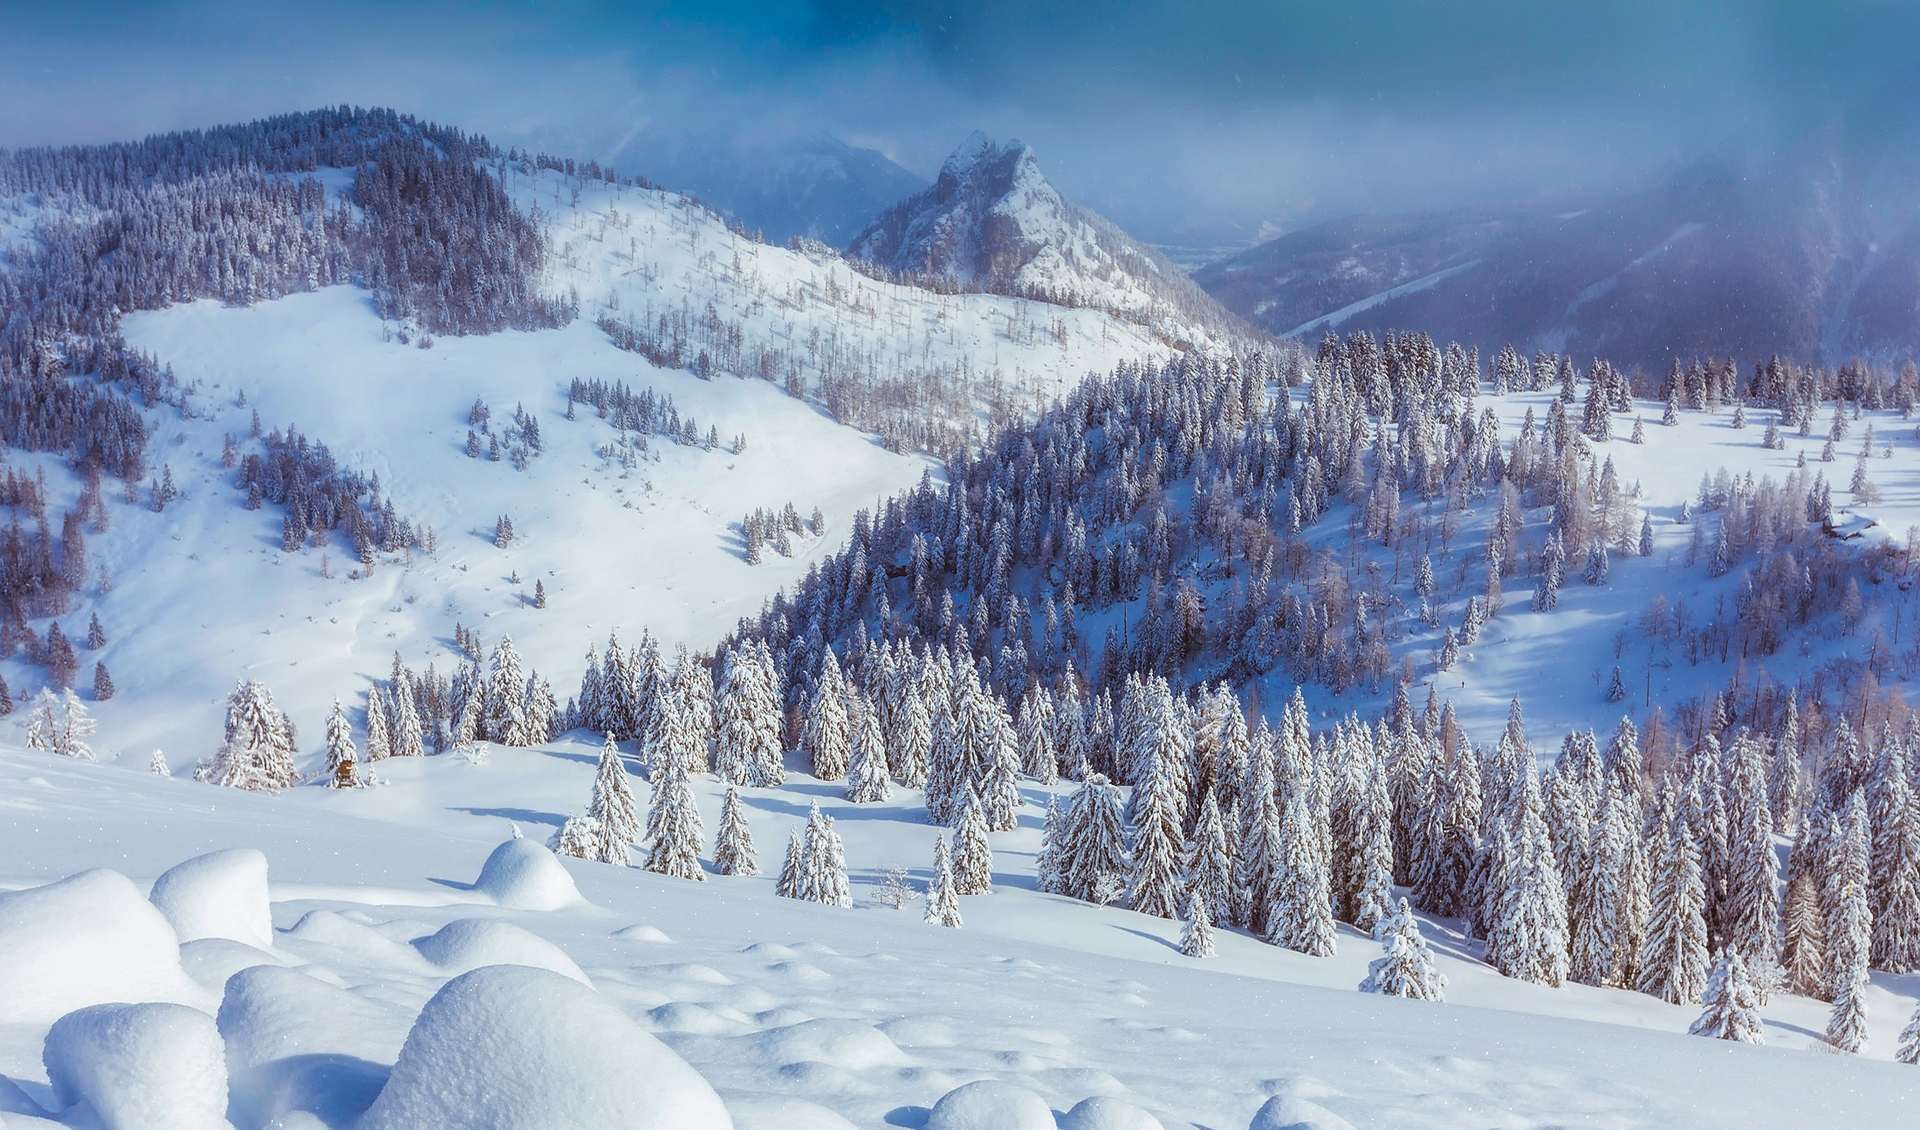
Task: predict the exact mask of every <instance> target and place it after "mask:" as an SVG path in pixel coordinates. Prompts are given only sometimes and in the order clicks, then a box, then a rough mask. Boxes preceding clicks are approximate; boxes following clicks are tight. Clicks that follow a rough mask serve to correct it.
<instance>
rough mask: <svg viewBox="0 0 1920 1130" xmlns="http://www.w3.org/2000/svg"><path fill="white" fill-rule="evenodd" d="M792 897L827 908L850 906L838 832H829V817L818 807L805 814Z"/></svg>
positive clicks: (842, 847)
mask: <svg viewBox="0 0 1920 1130" xmlns="http://www.w3.org/2000/svg"><path fill="white" fill-rule="evenodd" d="M793 897H795V898H797V899H800V900H802V901H803V902H819V903H825V904H826V905H828V906H838V907H850V906H852V905H853V890H852V888H851V887H850V886H849V885H848V883H847V856H846V848H845V847H844V846H843V845H842V844H841V842H840V833H838V832H836V831H834V830H833V818H832V817H830V816H823V815H821V813H820V806H819V805H818V804H815V805H813V806H812V807H811V808H810V809H809V810H808V812H807V828H806V837H805V839H804V840H803V841H802V842H801V845H800V862H799V870H798V873H797V881H796V883H795V885H794V896H793Z"/></svg>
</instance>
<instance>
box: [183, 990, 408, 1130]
mask: <svg viewBox="0 0 1920 1130" xmlns="http://www.w3.org/2000/svg"><path fill="white" fill-rule="evenodd" d="M216 1019H217V1022H218V1024H219V1027H220V1036H221V1038H222V1039H223V1040H224V1041H225V1043H226V1049H227V1074H228V1077H229V1079H230V1080H231V1084H230V1085H231V1089H232V1102H233V1112H234V1114H235V1115H236V1116H237V1117H239V1118H240V1119H241V1121H242V1122H243V1123H248V1124H254V1125H258V1124H260V1123H263V1122H265V1121H267V1120H268V1119H270V1118H272V1117H274V1116H277V1115H288V1114H292V1113H294V1112H296V1111H308V1112H312V1113H315V1114H319V1115H322V1116H325V1117H326V1118H327V1119H328V1120H329V1121H332V1122H336V1123H337V1122H339V1121H341V1120H343V1119H345V1118H350V1117H351V1116H352V1115H354V1114H356V1113H358V1112H359V1111H361V1110H364V1109H366V1107H367V1105H368V1104H369V1103H371V1102H372V1101H373V1098H374V1096H375V1095H376V1094H377V1093H379V1090H380V1084H381V1082H382V1080H383V1079H384V1078H385V1074H386V1073H385V1072H384V1071H382V1070H381V1069H380V1068H379V1067H378V1066H376V1065H375V1064H374V1063H371V1062H368V1061H369V1060H370V1059H372V1060H378V1061H380V1062H382V1063H385V1062H388V1061H391V1060H392V1059H393V1058H394V1057H396V1056H398V1055H399V1054H400V1047H401V1045H402V1044H403V1043H404V1042H405V1040H406V1025H405V1022H404V1020H403V1019H402V1018H400V1017H396V1016H395V1015H394V1014H392V1013H390V1012H388V1011H385V1010H383V1009H381V1008H379V1007H378V1006H376V1005H374V1004H371V1003H369V1002H368V1001H366V1000H364V999H363V998H361V997H359V996H357V995H356V994H354V993H351V992H348V991H346V990H345V989H338V988H335V987H333V986H332V985H328V984H326V983H324V982H321V981H319V980H316V979H315V978H314V977H312V976H310V975H309V974H307V973H305V972H302V971H300V970H297V969H287V968H284V967H281V966H274V965H257V966H254V967H253V968H251V969H243V970H241V971H240V972H238V973H236V974H234V975H233V977H232V978H231V979H230V980H228V981H227V991H226V995H225V997H223V998H222V999H221V1001H220V1013H219V1016H218V1017H217V1018H216Z"/></svg>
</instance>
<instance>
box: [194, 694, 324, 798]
mask: <svg viewBox="0 0 1920 1130" xmlns="http://www.w3.org/2000/svg"><path fill="white" fill-rule="evenodd" d="M194 779H195V780H199V781H205V782H207V783H209V784H215V785H226V786H228V787H230V788H237V789H250V790H262V791H271V790H275V789H285V788H291V787H293V786H294V785H296V784H298V783H299V773H298V771H297V770H295V768H294V765H293V734H292V729H291V727H289V726H288V725H287V719H286V716H285V715H283V714H281V713H280V710H279V708H278V707H276V706H274V704H273V695H272V694H271V693H270V692H268V690H267V688H266V687H265V686H263V685H262V684H260V683H259V682H256V681H254V680H252V679H249V680H246V681H244V682H242V683H240V685H238V686H236V687H235V688H234V690H233V693H232V694H231V695H229V696H228V698H227V723H226V733H225V736H224V739H223V740H222V742H221V744H220V748H219V749H218V750H216V751H215V752H214V755H213V756H212V757H211V758H209V759H208V760H207V761H205V762H203V763H202V764H201V765H200V767H199V768H198V769H196V770H194Z"/></svg>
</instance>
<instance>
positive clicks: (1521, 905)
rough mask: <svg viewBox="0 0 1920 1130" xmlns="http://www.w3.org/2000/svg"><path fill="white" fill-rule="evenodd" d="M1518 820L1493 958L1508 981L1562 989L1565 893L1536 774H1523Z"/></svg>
mask: <svg viewBox="0 0 1920 1130" xmlns="http://www.w3.org/2000/svg"><path fill="white" fill-rule="evenodd" d="M1513 818H1514V819H1515V820H1516V826H1515V827H1514V828H1513V829H1512V831H1511V835H1512V841H1513V842H1512V847H1511V849H1510V853H1509V857H1508V860H1507V866H1506V868H1505V874H1504V876H1503V878H1504V880H1505V882H1504V884H1503V886H1502V888H1501V890H1500V891H1499V892H1498V894H1497V898H1496V903H1495V908H1494V912H1493V921H1492V922H1491V923H1490V924H1489V927H1488V933H1487V950H1488V954H1489V958H1490V959H1491V960H1492V962H1493V965H1494V968H1496V969H1498V970H1500V972H1501V973H1502V974H1504V975H1505V976H1508V977H1513V978H1515V979H1517V980H1522V981H1533V982H1535V983H1536V984H1541V985H1559V984H1560V983H1561V982H1563V981H1565V980H1566V975H1567V901H1566V893H1565V888H1564V887H1563V886H1562V885H1561V881H1560V868H1559V866H1558V865H1557V864H1556V863H1555V862H1554V858H1553V844H1552V840H1551V838H1550V836H1549V834H1548V831H1547V823H1546V818H1545V805H1544V803H1543V802H1542V800H1541V797H1540V788H1539V781H1538V779H1537V778H1536V777H1535V776H1534V774H1533V771H1532V769H1531V768H1528V769H1526V770H1524V771H1523V773H1522V782H1521V790H1520V797H1519V802H1518V804H1516V805H1515V806H1514V809H1513Z"/></svg>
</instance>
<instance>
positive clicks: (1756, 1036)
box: [1687, 949, 1766, 1044]
mask: <svg viewBox="0 0 1920 1130" xmlns="http://www.w3.org/2000/svg"><path fill="white" fill-rule="evenodd" d="M1701 1003H1702V1004H1704V1005H1705V1006H1706V1007H1705V1008H1704V1009H1703V1010H1702V1011H1701V1013H1700V1017H1699V1019H1697V1020H1695V1021H1694V1022H1693V1024H1692V1025H1691V1026H1689V1027H1688V1028H1687V1034H1688V1035H1691V1036H1705V1037H1707V1038H1708V1039H1711V1040H1735V1041H1738V1042H1739V1043H1743V1044H1759V1043H1765V1042H1766V1040H1765V1036H1764V1034H1763V1033H1762V1031H1761V1024H1760V993H1759V991H1758V990H1757V989H1756V988H1755V987H1754V985H1753V980H1752V978H1750V977H1749V976H1748V975H1747V963H1746V962H1745V961H1744V960H1743V959H1742V958H1741V956H1740V951H1739V950H1735V949H1724V950H1721V951H1720V956H1719V957H1718V958H1717V959H1716V960H1715V961H1714V963H1713V972H1712V973H1710V974H1708V976H1707V989H1706V994H1705V996H1704V998H1703V999H1702V1002H1701Z"/></svg>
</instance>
